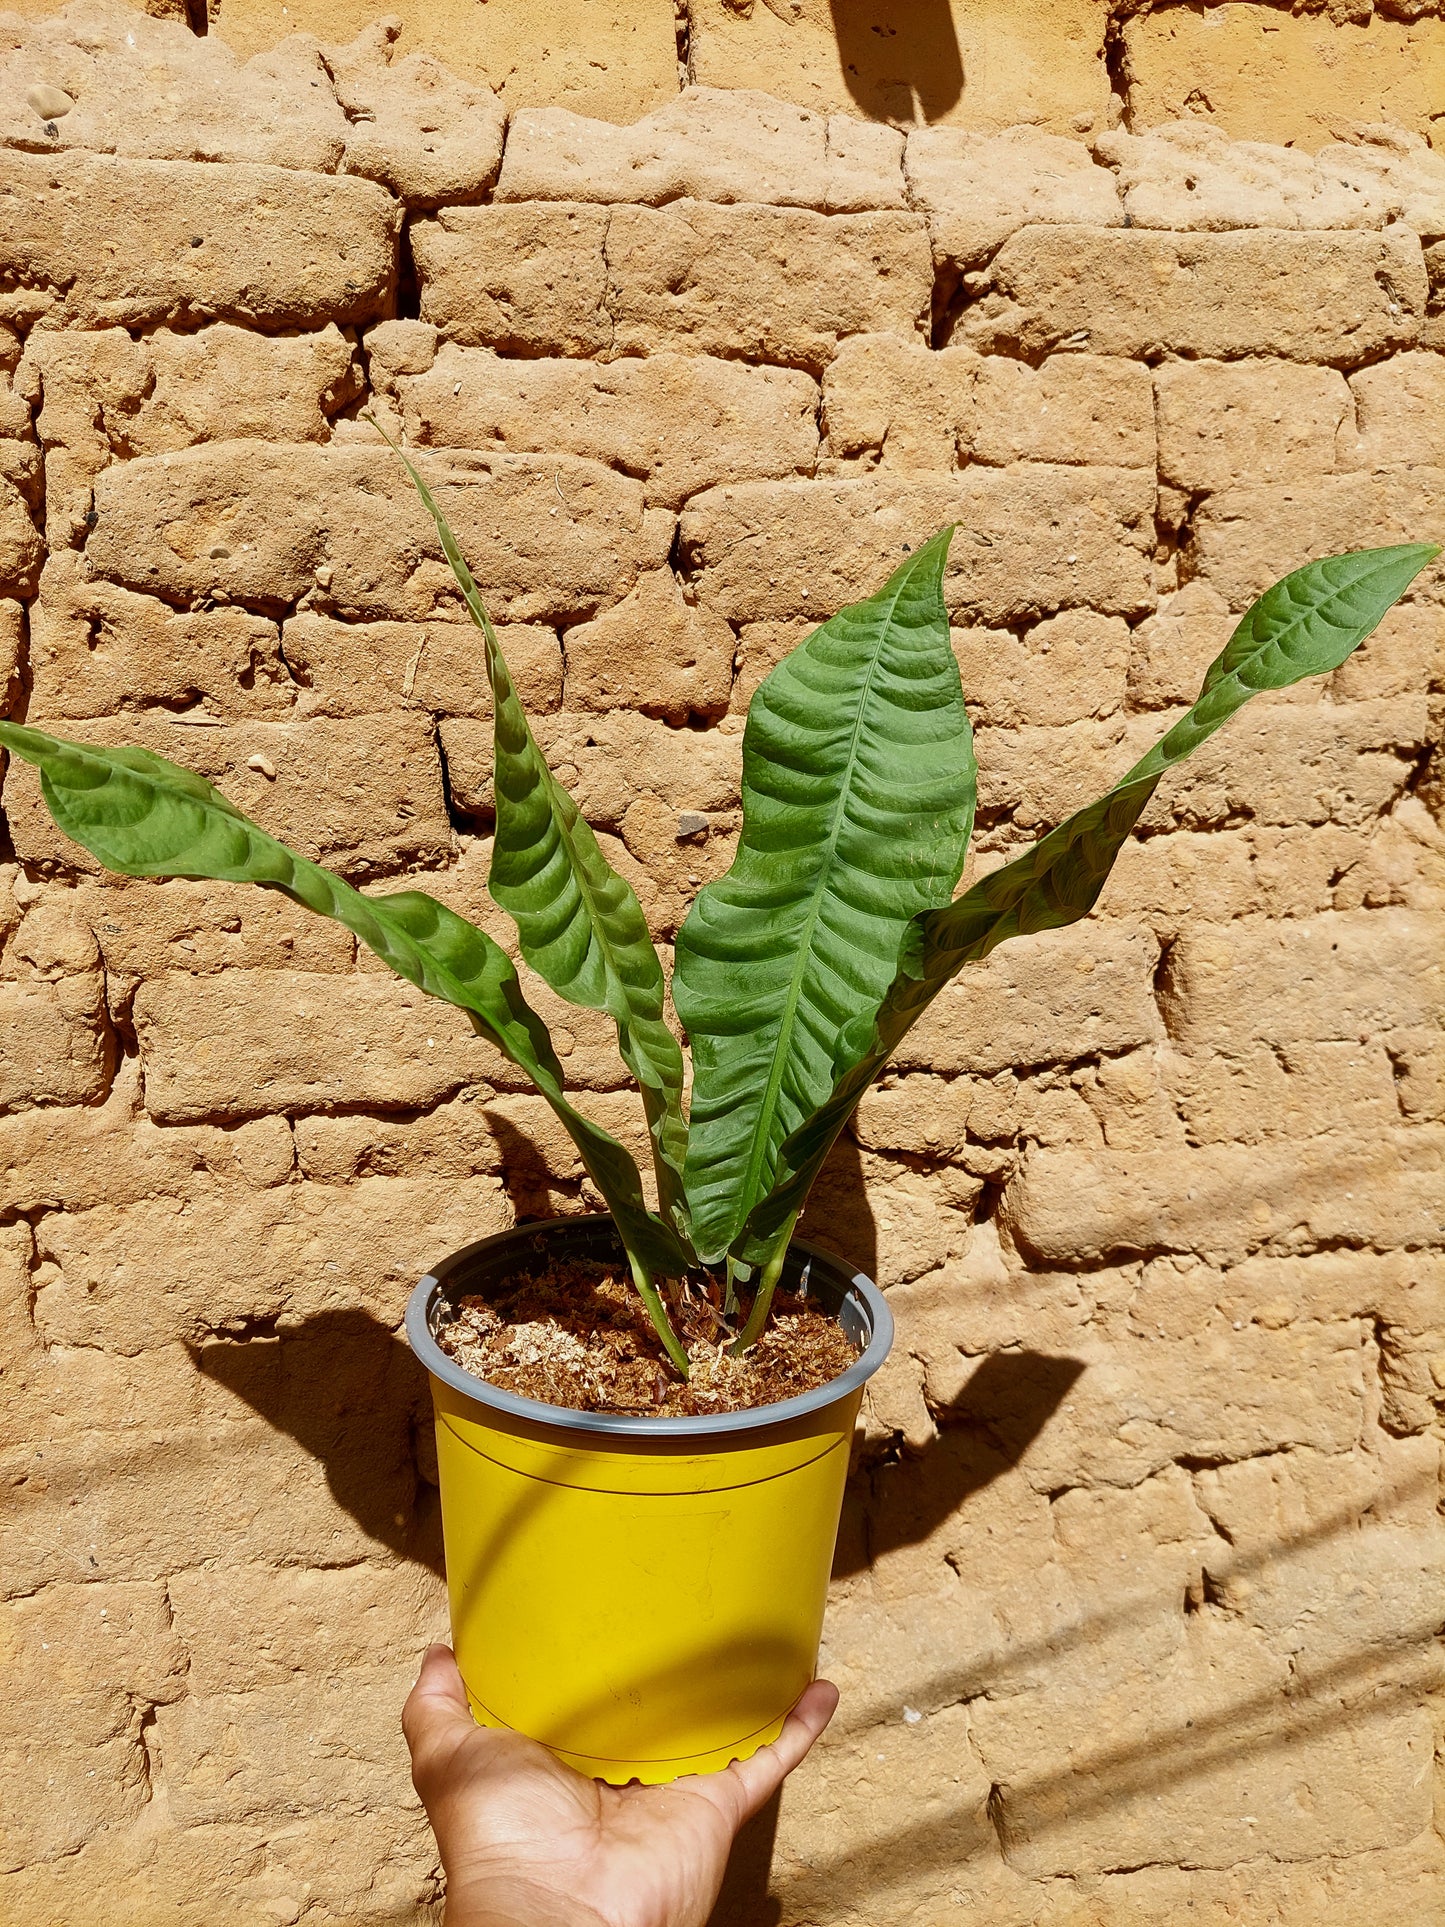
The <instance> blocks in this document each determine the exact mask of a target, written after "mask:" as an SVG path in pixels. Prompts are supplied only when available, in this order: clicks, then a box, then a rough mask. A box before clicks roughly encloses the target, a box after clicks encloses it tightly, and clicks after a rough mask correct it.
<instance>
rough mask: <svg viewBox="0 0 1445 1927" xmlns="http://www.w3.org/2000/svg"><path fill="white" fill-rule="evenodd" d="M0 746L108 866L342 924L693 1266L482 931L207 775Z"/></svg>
mask: <svg viewBox="0 0 1445 1927" xmlns="http://www.w3.org/2000/svg"><path fill="white" fill-rule="evenodd" d="M0 745H3V746H4V747H5V748H6V749H8V750H10V751H12V752H13V753H14V754H15V755H17V756H21V757H23V758H24V759H25V761H26V762H29V763H33V764H35V766H36V767H37V769H38V770H39V771H40V787H41V791H42V793H43V795H44V797H45V801H46V803H47V805H48V806H49V809H50V813H51V815H52V816H53V817H54V818H55V821H56V822H57V823H58V824H59V826H60V828H61V829H62V830H64V832H65V834H66V835H67V836H69V837H72V838H74V840H75V841H76V842H77V843H79V844H82V845H83V846H84V847H85V848H86V849H87V850H89V851H90V853H91V854H92V856H96V857H98V858H99V859H100V861H101V862H102V863H103V864H105V866H106V868H107V869H110V870H118V871H120V872H121V873H122V874H123V875H125V876H153V877H203V878H207V879H211V880H214V881H216V882H222V883H259V884H262V885H264V886H265V887H266V888H268V889H272V890H280V891H282V892H283V893H284V894H285V895H286V896H288V897H291V898H292V899H293V900H294V901H295V902H297V903H300V904H303V905H305V907H306V908H307V909H308V910H314V911H316V912H317V913H318V914H319V915H321V916H324V917H334V918H335V919H336V921H337V922H338V923H342V924H344V925H345V926H346V928H347V929H348V930H350V931H351V932H352V933H353V934H354V935H355V936H358V937H360V939H361V941H362V942H363V943H364V944H366V945H367V947H368V948H369V949H371V950H374V951H375V952H376V954H377V956H378V957H380V958H381V959H382V961H383V962H384V963H388V964H390V966H391V968H392V969H393V970H395V971H396V972H397V973H398V975H400V976H402V977H405V978H406V979H407V981H408V982H410V983H414V984H416V985H418V986H419V987H420V988H421V989H422V990H425V991H427V992H428V993H429V994H430V995H431V996H433V997H440V998H443V999H444V1000H445V1001H446V1002H447V1003H449V1004H455V1005H456V1006H457V1007H458V1009H460V1010H464V1011H465V1012H466V1013H467V1015H468V1017H469V1018H470V1019H471V1021H472V1024H473V1026H474V1027H475V1028H476V1029H477V1030H478V1031H479V1032H480V1033H481V1034H482V1036H484V1037H486V1038H489V1039H490V1040H491V1042H492V1043H494V1044H495V1045H496V1046H497V1048H498V1049H499V1050H500V1051H502V1052H503V1053H504V1054H505V1055H506V1056H507V1057H508V1058H510V1059H511V1061H512V1063H514V1064H516V1065H517V1066H518V1067H519V1068H520V1069H521V1070H524V1071H526V1073H527V1075H528V1076H529V1077H530V1078H531V1079H532V1081H533V1083H534V1084H535V1085H536V1086H537V1089H538V1090H539V1091H540V1092H541V1093H542V1095H543V1097H545V1098H546V1100H547V1102H548V1103H549V1104H550V1105H551V1106H552V1109H553V1110H554V1111H555V1112H556V1113H557V1116H558V1117H559V1118H560V1119H561V1121H562V1123H563V1124H564V1126H565V1127H566V1129H567V1132H568V1134H569V1135H570V1137H571V1139H572V1141H573V1143H574V1144H575V1145H576V1146H577V1150H578V1153H579V1155H580V1156H581V1159H582V1162H583V1164H584V1165H585V1167H586V1169H587V1172H588V1175H589V1176H590V1177H591V1179H592V1181H593V1183H594V1184H595V1185H596V1186H597V1188H598V1190H599V1191H600V1192H601V1193H602V1195H603V1196H604V1197H605V1198H606V1200H607V1203H608V1207H609V1209H610V1210H611V1211H612V1214H613V1216H614V1217H615V1218H616V1220H617V1224H618V1228H619V1230H620V1231H621V1233H622V1236H623V1239H624V1241H625V1242H626V1243H627V1245H628V1246H629V1248H630V1249H631V1250H633V1251H635V1252H637V1254H638V1255H639V1256H640V1257H641V1258H642V1260H643V1262H644V1263H645V1264H647V1265H649V1266H650V1267H652V1268H653V1269H654V1270H656V1271H659V1272H662V1273H664V1274H670V1275H674V1276H675V1275H677V1274H678V1273H679V1272H681V1271H682V1270H683V1269H684V1268H685V1266H686V1262H687V1259H686V1254H685V1253H684V1252H683V1250H682V1249H681V1247H680V1246H679V1244H678V1241H677V1238H676V1236H675V1235H674V1233H673V1232H672V1230H671V1229H670V1228H669V1227H668V1226H667V1225H666V1224H664V1223H663V1222H662V1221H661V1220H660V1219H659V1218H658V1217H657V1216H656V1215H655V1214H654V1213H652V1212H650V1211H649V1210H648V1209H647V1206H646V1203H645V1201H644V1199H643V1195H642V1183H641V1180H640V1178H639V1176H638V1171H637V1166H636V1164H635V1163H634V1162H633V1159H632V1155H631V1153H630V1152H629V1151H628V1150H627V1149H626V1148H625V1147H624V1146H623V1145H621V1144H619V1143H618V1141H617V1140H616V1138H614V1137H612V1136H611V1135H610V1134H609V1133H608V1132H606V1131H604V1130H602V1129H601V1127H600V1126H598V1125H596V1124H594V1123H593V1122H592V1121H591V1119H590V1118H587V1117H584V1116H583V1115H582V1113H581V1112H580V1111H578V1110H576V1109H575V1108H574V1107H573V1105H572V1104H570V1103H569V1102H568V1100H567V1098H566V1096H565V1094H564V1092H563V1089H562V1067H561V1065H560V1064H559V1063H558V1061H557V1055H556V1052H555V1051H554V1050H553V1048H552V1041H551V1039H550V1038H549V1037H548V1035H547V1029H546V1026H545V1025H544V1024H543V1022H542V1020H541V1018H540V1017H538V1016H537V1014H536V1012H535V1011H533V1010H532V1009H531V1008H530V1006H529V1005H528V1004H527V1001H526V999H525V997H524V996H523V994H522V986H521V984H520V982H519V981H518V978H517V972H516V969H515V967H514V965H513V963H512V960H511V958H510V957H508V955H507V953H506V952H505V951H504V950H503V949H502V948H501V947H500V946H499V945H498V944H497V943H495V942H494V941H493V940H492V938H491V937H489V936H488V935H487V934H486V932H485V931H482V930H479V929H477V927H476V925H475V924H472V923H469V922H468V921H467V920H466V918H465V917H459V916H458V915H457V914H456V912H455V911H453V910H449V909H447V907H446V905H445V904H443V903H438V902H437V900H436V898H435V897H431V896H428V895H427V894H426V893H425V892H424V891H422V890H403V891H399V892H398V893H397V894H395V895H393V896H375V897H365V896H362V895H361V893H360V892H359V891H357V890H354V889H352V887H351V885H350V884H349V883H346V882H344V881H343V879H342V878H341V877H338V876H335V875H333V874H332V872H331V871H330V870H324V869H322V868H321V866H320V865H319V864H316V863H311V862H308V861H307V859H306V858H305V857H302V856H298V855H297V854H296V852H295V851H294V850H290V849H288V848H287V847H286V845H285V844H284V843H280V842H278V841H277V840H276V838H275V837H273V836H268V835H267V833H266V832H265V831H264V830H263V829H261V828H260V826H259V825H258V824H255V823H253V822H251V820H250V819H249V818H248V817H246V816H243V815H242V813H241V812H240V811H239V810H238V809H237V808H236V807H235V805H234V804H233V803H230V802H228V801H227V800H226V798H225V797H224V796H222V795H221V793H220V791H219V790H216V789H213V788H212V787H211V785H210V784H209V783H207V782H206V781H205V780H204V779H203V778H202V777H199V776H196V775H193V774H192V772H191V771H189V770H185V769H181V768H180V767H179V766H178V765H177V764H175V763H169V762H167V761H166V759H165V758H164V757H163V756H156V755H154V754H152V752H151V751H149V750H144V749H106V748H102V747H100V746H99V745H95V744H90V743H73V742H66V741H64V740H63V739H61V738H59V737H56V736H50V735H47V734H45V733H44V732H43V731H41V730H38V729H28V728H26V727H24V726H23V725H22V724H19V723H6V722H0Z"/></svg>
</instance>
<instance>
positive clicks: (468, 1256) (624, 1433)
mask: <svg viewBox="0 0 1445 1927" xmlns="http://www.w3.org/2000/svg"><path fill="white" fill-rule="evenodd" d="M610 1223H611V1218H610V1217H609V1216H608V1215H607V1214H606V1213H603V1212H585V1213H579V1214H577V1215H576V1216H573V1217H568V1218H547V1219H544V1220H542V1221H541V1222H539V1223H535V1224H524V1225H517V1226H515V1227H514V1228H513V1229H512V1230H511V1231H500V1232H496V1233H494V1234H493V1236H491V1237H489V1238H478V1239H477V1240H476V1241H475V1242H474V1243H472V1244H469V1245H463V1246H462V1247H461V1249H460V1250H459V1251H454V1252H452V1254H451V1255H450V1257H448V1258H445V1259H443V1261H442V1262H441V1264H439V1265H438V1266H437V1267H436V1269H435V1271H429V1272H428V1273H427V1275H426V1276H425V1277H424V1278H423V1279H421V1280H420V1282H419V1283H418V1284H417V1286H416V1288H415V1290H414V1291H413V1292H412V1294H411V1297H410V1299H409V1300H408V1303H407V1308H406V1336H407V1342H408V1344H409V1345H410V1346H411V1349H412V1351H413V1352H414V1353H415V1354H416V1356H417V1358H418V1359H419V1360H420V1361H421V1363H422V1364H423V1365H424V1366H425V1367H426V1369H427V1370H428V1371H429V1372H430V1373H431V1374H432V1376H433V1377H434V1378H439V1379H440V1380H441V1381H442V1382H443V1384H445V1385H449V1386H450V1387H451V1388H452V1390H453V1391H456V1392H461V1393H463V1394H464V1395H465V1396H466V1397H467V1398H471V1399H475V1400H476V1402H477V1403H478V1404H479V1405H485V1406H488V1407H490V1408H491V1409H492V1410H494V1411H497V1412H504V1413H506V1414H507V1415H508V1416H509V1417H511V1418H514V1419H524V1420H528V1421H530V1422H531V1423H532V1424H535V1425H549V1426H553V1427H556V1428H557V1429H558V1430H560V1431H564V1432H583V1433H591V1434H594V1435H595V1434H602V1435H604V1436H608V1437H613V1438H626V1439H628V1440H630V1441H631V1442H633V1443H634V1444H640V1443H642V1442H644V1441H647V1440H657V1441H658V1442H662V1441H664V1440H675V1439H698V1440H702V1439H717V1438H736V1437H737V1436H738V1435H739V1434H742V1435H746V1434H749V1433H753V1432H761V1431H766V1430H771V1429H773V1428H775V1427H777V1426H782V1425H788V1424H790V1423H792V1422H794V1421H796V1420H798V1419H801V1418H805V1417H807V1416H808V1415H809V1414H811V1413H814V1412H817V1411H819V1410H820V1409H821V1408H822V1407H824V1406H827V1405H833V1404H835V1403H836V1402H837V1401H838V1400H839V1399H842V1398H846V1397H847V1396H848V1395H849V1394H850V1393H851V1392H854V1391H856V1390H858V1389H860V1388H861V1387H862V1386H863V1385H864V1384H865V1383H866V1382H867V1381H868V1380H869V1379H870V1378H871V1377H872V1376H873V1374H874V1373H875V1372H876V1371H877V1370H878V1368H879V1366H880V1365H881V1364H882V1363H883V1361H884V1359H885V1358H886V1357H887V1356H888V1352H889V1349H890V1347H891V1346H892V1343H893V1314H892V1312H891V1311H890V1310H889V1309H888V1301H887V1300H886V1299H885V1298H884V1296H883V1294H882V1292H881V1291H880V1290H879V1289H878V1287H877V1285H875V1284H874V1282H873V1280H872V1279H871V1278H869V1277H866V1276H865V1275H864V1273H863V1272H861V1271H851V1270H850V1269H849V1267H848V1266H847V1265H845V1264H844V1263H843V1262H842V1260H841V1259H839V1258H837V1257H835V1256H834V1254H833V1253H832V1252H831V1251H823V1250H820V1249H819V1248H818V1246H816V1245H810V1244H804V1243H802V1242H801V1241H800V1240H798V1239H794V1240H793V1242H792V1243H791V1244H790V1245H789V1247H788V1250H789V1253H790V1255H791V1254H792V1253H794V1252H796V1253H797V1254H798V1255H799V1257H800V1258H801V1259H802V1260H803V1262H804V1264H805V1266H807V1267H808V1268H810V1269H811V1267H812V1266H814V1265H816V1266H817V1267H819V1269H820V1270H822V1271H824V1272H826V1273H829V1274H831V1282H832V1283H833V1284H834V1285H835V1286H836V1287H837V1289H838V1291H839V1294H840V1297H841V1298H842V1299H844V1300H847V1299H852V1300H853V1302H854V1305H855V1307H856V1309H857V1310H858V1311H859V1312H861V1314H862V1317H863V1320H864V1322H865V1323H866V1325H867V1328H868V1343H867V1345H866V1346H865V1347H864V1349H863V1350H862V1351H861V1352H860V1353H859V1355H858V1357H857V1358H856V1359H855V1360H854V1361H853V1363H852V1364H851V1365H850V1366H849V1367H848V1369H847V1371H845V1372H840V1373H839V1374H838V1376H837V1378H831V1379H829V1381H828V1383H827V1384H826V1385H819V1386H818V1387H816V1388H815V1389H814V1390H813V1391H811V1392H802V1393H800V1394H799V1395H798V1396H797V1397H796V1398H786V1399H780V1400H779V1401H778V1402H777V1403H776V1404H774V1405H755V1406H752V1407H750V1408H749V1410H747V1411H746V1412H719V1413H717V1414H716V1415H705V1414H699V1415H698V1416H696V1417H687V1418H647V1417H643V1416H636V1415H634V1414H632V1413H626V1412H579V1411H576V1410H574V1409H573V1408H572V1407H570V1406H565V1405H547V1404H544V1403H543V1402H542V1400H540V1399H535V1398H522V1397H520V1396H519V1395H518V1394H517V1393H515V1392H505V1391H503V1390H502V1389H501V1387H500V1386H497V1385H492V1384H489V1383H488V1381H487V1380H486V1379H484V1378H477V1377H475V1376H474V1375H473V1374H472V1373H471V1372H468V1371H465V1370H463V1368H462V1367H461V1366H460V1365H458V1364H457V1362H456V1360H455V1359H452V1358H448V1356H447V1354H446V1353H445V1352H444V1351H443V1350H442V1348H441V1346H440V1345H439V1344H438V1343H437V1341H436V1339H435V1338H434V1337H433V1335H432V1329H431V1314H432V1309H433V1307H434V1306H435V1304H436V1302H437V1299H438V1297H439V1296H440V1295H441V1293H442V1292H443V1290H444V1289H445V1288H446V1285H447V1283H448V1280H449V1279H450V1277H451V1275H452V1274H453V1273H454V1272H455V1271H457V1270H459V1269H460V1268H461V1267H462V1266H463V1265H466V1264H469V1263H470V1262H471V1261H473V1260H474V1259H476V1258H477V1257H478V1256H480V1255H481V1254H482V1253H485V1252H489V1251H493V1250H496V1249H497V1248H498V1247H500V1246H503V1245H506V1244H509V1243H511V1242H513V1241H518V1242H520V1241H522V1240H531V1239H535V1238H537V1237H539V1236H545V1235H546V1234H547V1233H548V1232H551V1231H559V1230H563V1229H570V1230H574V1231H575V1230H576V1229H577V1228H578V1227H579V1226H581V1225H598V1226H601V1225H606V1224H610Z"/></svg>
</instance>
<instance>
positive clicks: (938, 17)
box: [829, 0, 964, 125]
mask: <svg viewBox="0 0 1445 1927" xmlns="http://www.w3.org/2000/svg"><path fill="white" fill-rule="evenodd" d="M829 8H830V11H831V13H832V16H833V35H834V38H835V39H836V41H837V43H838V65H839V66H840V67H841V68H842V70H843V82H844V85H845V86H846V87H847V89H848V92H849V93H850V94H851V95H852V97H853V99H854V100H855V101H856V102H857V104H858V106H859V107H860V108H861V109H862V111H863V112H864V113H865V114H866V115H867V116H868V117H869V119H870V120H887V121H893V122H894V123H900V122H901V123H903V124H904V125H917V124H918V123H919V122H924V121H935V120H938V119H940V118H941V117H942V116H943V115H944V114H946V113H947V112H948V110H949V108H950V107H952V106H954V105H955V104H956V103H957V102H958V100H959V99H960V98H961V97H962V94H963V89H964V72H963V55H962V53H961V52H960V50H959V45H958V35H957V33H956V32H955V30H954V25H953V12H952V9H951V8H950V6H949V4H948V0H829Z"/></svg>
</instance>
